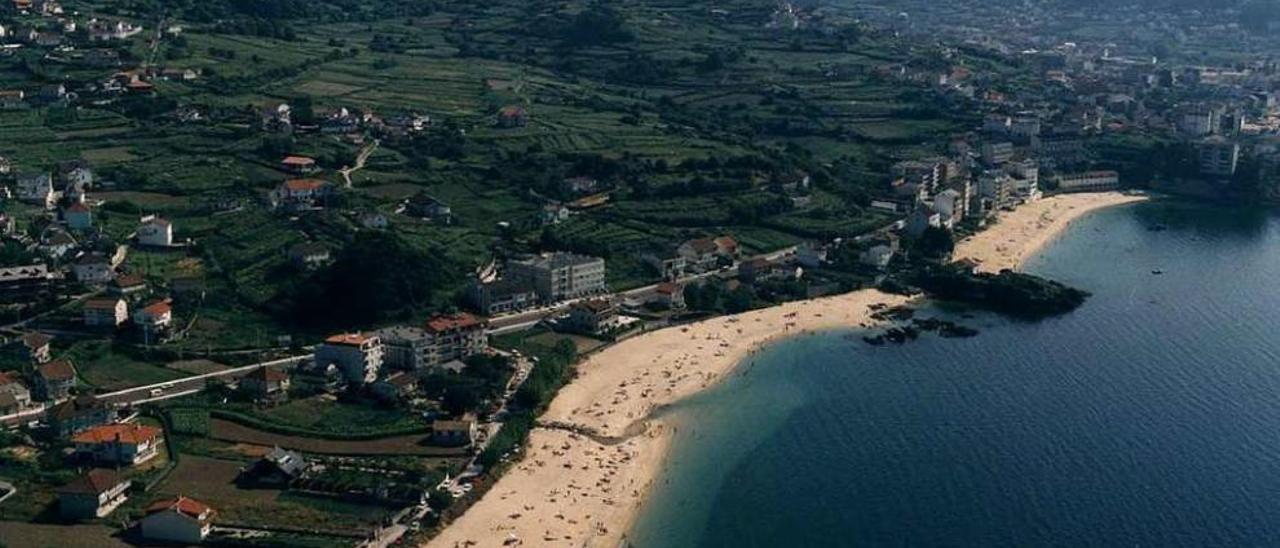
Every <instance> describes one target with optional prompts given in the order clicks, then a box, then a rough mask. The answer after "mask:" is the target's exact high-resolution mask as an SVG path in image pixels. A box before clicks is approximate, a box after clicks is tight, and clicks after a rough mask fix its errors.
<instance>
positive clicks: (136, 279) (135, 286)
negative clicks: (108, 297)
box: [107, 272, 147, 295]
mask: <svg viewBox="0 0 1280 548" xmlns="http://www.w3.org/2000/svg"><path fill="white" fill-rule="evenodd" d="M107 289H108V290H110V291H111V292H112V293H115V294H116V295H132V294H134V293H141V292H143V291H146V290H147V281H146V279H145V278H143V277H142V275H141V274H138V273H135V272H130V273H125V274H120V275H119V276H116V278H115V279H114V280H112V281H111V283H110V284H108V285H107Z"/></svg>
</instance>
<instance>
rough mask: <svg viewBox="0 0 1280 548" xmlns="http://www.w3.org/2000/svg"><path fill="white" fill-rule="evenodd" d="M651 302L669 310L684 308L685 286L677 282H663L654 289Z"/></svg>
mask: <svg viewBox="0 0 1280 548" xmlns="http://www.w3.org/2000/svg"><path fill="white" fill-rule="evenodd" d="M649 303H651V304H654V305H657V306H659V307H662V308H665V309H668V310H675V309H677V308H684V286H683V285H680V284H678V283H675V282H662V283H660V284H658V286H657V287H655V288H654V289H653V294H652V295H651V296H650V298H649Z"/></svg>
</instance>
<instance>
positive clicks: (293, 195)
mask: <svg viewBox="0 0 1280 548" xmlns="http://www.w3.org/2000/svg"><path fill="white" fill-rule="evenodd" d="M332 192H333V188H332V186H331V185H329V183H328V181H323V180H320V179H289V180H287V181H285V182H284V183H281V185H280V186H279V187H277V188H276V189H275V190H272V191H271V195H270V202H271V205H272V207H277V208H285V209H308V208H314V207H320V206H322V205H323V202H324V200H325V198H328V197H329V195H330V194H331V193H332Z"/></svg>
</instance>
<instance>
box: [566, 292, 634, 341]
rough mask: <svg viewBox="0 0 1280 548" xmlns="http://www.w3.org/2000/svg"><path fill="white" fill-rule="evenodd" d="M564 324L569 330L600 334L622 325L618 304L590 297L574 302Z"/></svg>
mask: <svg viewBox="0 0 1280 548" xmlns="http://www.w3.org/2000/svg"><path fill="white" fill-rule="evenodd" d="M562 325H563V326H564V328H565V329H567V330H569V331H575V332H578V333H585V334H588V335H600V334H604V333H608V332H610V331H612V330H614V329H617V328H618V327H619V326H621V325H622V318H621V317H619V316H618V306H617V305H616V304H614V303H613V302H612V301H610V300H609V299H590V300H586V301H579V302H576V303H573V306H570V307H569V315H568V317H566V318H565V319H564V320H563V323H562Z"/></svg>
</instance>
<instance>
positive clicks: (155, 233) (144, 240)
mask: <svg viewBox="0 0 1280 548" xmlns="http://www.w3.org/2000/svg"><path fill="white" fill-rule="evenodd" d="M139 222H140V224H139V225H138V243H139V244H142V245H149V246H154V247H171V246H173V223H170V222H169V221H168V220H166V219H163V218H161V217H159V216H157V215H147V216H145V217H143V218H142V219H141V220H140V221H139Z"/></svg>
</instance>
